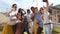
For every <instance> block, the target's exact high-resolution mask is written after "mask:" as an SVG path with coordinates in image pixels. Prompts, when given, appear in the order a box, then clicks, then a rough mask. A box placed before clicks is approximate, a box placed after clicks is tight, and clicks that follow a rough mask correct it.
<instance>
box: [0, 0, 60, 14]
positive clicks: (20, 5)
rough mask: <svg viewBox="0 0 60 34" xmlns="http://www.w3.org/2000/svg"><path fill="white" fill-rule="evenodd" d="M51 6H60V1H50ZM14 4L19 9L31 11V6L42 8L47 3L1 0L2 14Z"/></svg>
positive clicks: (25, 0) (29, 0)
mask: <svg viewBox="0 0 60 34" xmlns="http://www.w3.org/2000/svg"><path fill="white" fill-rule="evenodd" d="M48 1H49V4H51V3H53V5H58V4H60V0H48ZM12 4H17V6H18V8H23V9H25V10H26V9H29V8H30V7H31V6H34V7H38V8H40V7H42V6H43V5H44V6H45V3H44V2H42V0H37V3H36V0H0V12H3V13H5V12H8V11H9V10H10V9H11V6H12Z"/></svg>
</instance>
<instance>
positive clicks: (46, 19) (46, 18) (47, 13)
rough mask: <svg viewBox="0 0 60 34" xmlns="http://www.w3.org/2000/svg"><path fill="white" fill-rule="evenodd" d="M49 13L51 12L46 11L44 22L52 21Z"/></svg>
mask: <svg viewBox="0 0 60 34" xmlns="http://www.w3.org/2000/svg"><path fill="white" fill-rule="evenodd" d="M49 15H50V14H49V12H48V11H46V12H45V11H44V22H43V24H46V23H50V19H49V18H48V16H49Z"/></svg>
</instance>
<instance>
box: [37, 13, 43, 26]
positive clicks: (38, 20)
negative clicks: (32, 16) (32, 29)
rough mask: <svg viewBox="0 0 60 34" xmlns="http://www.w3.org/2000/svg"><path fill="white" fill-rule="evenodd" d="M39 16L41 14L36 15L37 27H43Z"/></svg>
mask: <svg viewBox="0 0 60 34" xmlns="http://www.w3.org/2000/svg"><path fill="white" fill-rule="evenodd" d="M40 16H41V14H40V12H38V13H37V15H36V20H37V22H38V23H39V26H40V27H43V22H42V20H41V18H40Z"/></svg>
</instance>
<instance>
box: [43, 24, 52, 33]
mask: <svg viewBox="0 0 60 34" xmlns="http://www.w3.org/2000/svg"><path fill="white" fill-rule="evenodd" d="M43 29H44V34H52V31H51V24H44V25H43Z"/></svg>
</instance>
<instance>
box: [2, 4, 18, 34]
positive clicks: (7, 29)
mask: <svg viewBox="0 0 60 34" xmlns="http://www.w3.org/2000/svg"><path fill="white" fill-rule="evenodd" d="M16 10H17V5H16V4H13V5H12V9H11V10H10V11H9V13H7V16H9V17H10V21H9V22H8V23H7V24H5V25H4V27H3V31H2V34H15V28H16V26H15V25H16V14H17V12H16Z"/></svg>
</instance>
